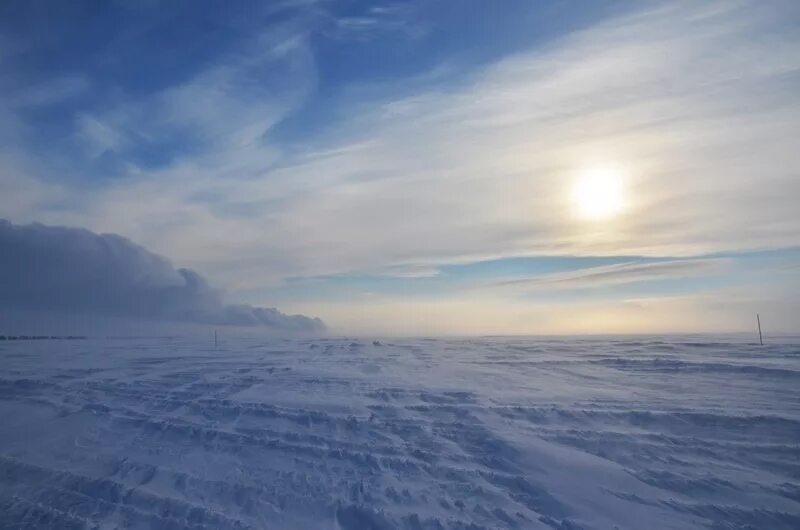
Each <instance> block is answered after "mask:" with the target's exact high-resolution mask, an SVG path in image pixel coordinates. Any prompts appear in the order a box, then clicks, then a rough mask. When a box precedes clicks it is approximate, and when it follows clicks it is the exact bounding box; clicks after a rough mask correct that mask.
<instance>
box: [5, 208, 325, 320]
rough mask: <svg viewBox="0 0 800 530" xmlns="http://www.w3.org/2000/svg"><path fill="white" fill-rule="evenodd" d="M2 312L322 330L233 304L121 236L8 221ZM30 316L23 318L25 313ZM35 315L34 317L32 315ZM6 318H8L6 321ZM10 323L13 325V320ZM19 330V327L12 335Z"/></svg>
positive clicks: (296, 317) (195, 276) (196, 277)
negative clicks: (225, 301)
mask: <svg viewBox="0 0 800 530" xmlns="http://www.w3.org/2000/svg"><path fill="white" fill-rule="evenodd" d="M0 309H1V310H2V311H3V312H4V313H5V314H6V316H7V317H8V316H9V315H10V314H11V313H15V314H16V315H17V317H16V322H17V323H18V322H19V321H20V319H23V320H24V319H25V318H33V317H32V316H31V315H41V314H47V315H49V318H50V319H51V320H52V318H53V316H54V315H62V316H64V317H65V318H66V317H70V318H75V315H84V316H85V317H92V318H98V319H100V318H102V319H108V318H111V319H116V320H117V321H119V319H125V320H131V319H135V320H137V321H151V322H159V323H165V322H170V323H191V324H207V325H230V326H239V327H245V326H246V327H248V328H250V329H262V330H270V331H276V332H321V331H324V329H325V325H324V324H323V323H322V321H321V320H320V319H318V318H310V317H307V316H303V315H286V314H284V313H281V312H280V311H278V310H277V309H274V308H265V307H253V306H249V305H227V304H225V303H224V302H223V298H222V293H221V291H219V290H217V289H214V288H213V287H211V286H210V285H209V284H208V283H207V282H206V280H205V279H204V278H203V277H202V276H200V275H199V274H198V273H197V272H195V271H193V270H190V269H175V268H174V267H173V266H172V264H170V263H169V261H167V260H166V259H164V258H162V257H161V256H158V255H156V254H153V253H152V252H150V251H148V250H147V249H145V248H143V247H141V246H139V245H136V244H135V243H133V242H131V241H130V240H128V239H126V238H124V237H121V236H118V235H115V234H95V233H94V232H90V231H89V230H83V229H77V228H66V227H55V226H45V225H41V224H38V223H34V224H30V225H14V224H12V223H10V222H8V221H6V220H3V219H0ZM19 315H23V316H21V317H20V316H19ZM25 315H28V316H25ZM1 321H2V320H0V322H1ZM6 321H13V319H11V320H9V319H8V318H6ZM8 331H13V330H8Z"/></svg>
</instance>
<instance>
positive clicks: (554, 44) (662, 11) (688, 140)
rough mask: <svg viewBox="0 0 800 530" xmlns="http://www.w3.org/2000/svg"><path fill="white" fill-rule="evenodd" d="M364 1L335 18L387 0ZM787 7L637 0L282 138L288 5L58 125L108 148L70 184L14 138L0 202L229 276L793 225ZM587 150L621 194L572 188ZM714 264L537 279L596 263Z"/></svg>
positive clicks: (773, 235) (709, 240)
mask: <svg viewBox="0 0 800 530" xmlns="http://www.w3.org/2000/svg"><path fill="white" fill-rule="evenodd" d="M373 14H374V15H375V16H374V17H373V18H374V20H373V19H370V20H369V21H368V22H369V23H367V22H366V21H364V22H363V24H362V23H361V22H359V23H357V24H355V25H356V26H358V25H359V24H360V25H368V26H369V25H371V24H373V23H374V24H378V22H379V19H381V17H382V16H384V14H383V13H373ZM796 15H797V13H796V10H795V9H794V8H793V6H792V5H791V4H789V3H787V4H780V3H760V2H741V3H736V4H730V3H724V4H722V3H721V4H715V5H714V6H713V9H712V8H710V7H709V6H708V5H699V4H696V3H693V2H686V3H677V4H675V3H663V4H646V5H640V6H636V7H635V8H634V9H633V11H631V12H628V13H626V14H622V15H619V16H616V17H614V18H611V19H607V20H604V21H602V22H600V23H597V24H594V25H592V26H589V27H586V28H584V29H582V30H580V31H577V32H573V33H571V34H567V35H563V36H561V37H560V38H557V39H554V40H552V41H549V42H547V43H545V44H544V45H541V46H540V47H538V48H534V49H530V50H528V51H524V52H520V53H517V54H515V55H513V56H510V57H507V58H505V59H504V60H501V61H498V62H496V63H495V64H491V65H488V66H487V67H485V68H482V69H481V70H479V71H475V72H473V73H472V74H471V75H470V76H468V77H466V78H460V79H458V80H447V81H448V82H447V83H442V84H428V85H426V88H424V89H419V90H416V91H415V92H414V93H412V94H409V93H408V92H404V93H402V94H398V93H397V92H396V90H394V86H393V84H392V83H390V82H389V83H385V84H384V85H382V86H381V90H380V91H372V92H370V93H371V94H375V93H376V92H377V93H379V94H380V96H379V97H377V98H373V99H370V100H365V101H359V102H356V103H353V102H348V106H347V107H346V108H342V109H340V112H339V113H338V114H337V116H340V117H341V116H343V117H344V118H339V119H338V121H335V122H333V123H328V124H326V127H324V128H322V129H321V132H319V133H315V131H313V130H309V131H308V134H307V135H306V136H305V137H304V141H303V142H302V143H301V144H299V145H298V144H296V143H295V144H292V145H286V144H283V143H281V142H280V141H277V140H276V139H275V138H274V137H273V136H272V133H273V132H274V129H275V126H276V125H277V124H279V123H281V121H282V120H284V119H286V118H287V117H289V116H291V115H292V113H293V112H294V111H296V110H297V109H298V108H301V107H302V105H303V104H304V102H305V101H306V98H307V97H309V94H311V93H313V91H314V90H315V88H316V82H317V77H316V76H317V67H316V66H317V65H316V63H315V60H316V59H315V50H314V48H313V46H311V45H310V42H311V40H310V38H309V29H308V27H305V26H303V25H302V24H296V23H290V24H287V25H286V26H285V27H284V28H283V30H282V31H275V32H272V33H270V35H268V36H266V37H264V39H265V40H258V39H256V40H255V41H253V42H251V43H250V45H249V46H245V47H243V48H239V49H238V50H234V51H229V53H227V54H226V55H225V56H224V57H222V58H221V59H219V58H218V60H217V61H215V62H214V63H212V64H208V65H206V66H205V68H204V69H203V70H202V71H201V72H199V73H197V74H196V75H193V76H192V77H191V78H189V79H186V80H183V81H181V82H177V83H175V84H173V85H172V86H170V87H167V88H165V89H163V90H160V91H158V92H157V93H154V94H150V95H148V96H147V97H146V98H143V99H141V100H139V99H135V98H126V97H124V95H123V96H121V97H120V98H118V99H116V100H114V101H111V102H109V103H104V106H103V107H102V108H99V109H94V110H93V112H91V113H87V114H86V119H87V120H95V121H96V123H99V124H101V125H102V127H107V128H108V129H109V131H111V132H109V133H108V134H105V133H102V129H101V133H100V134H96V135H95V136H96V138H94V139H92V134H90V133H91V127H89V128H88V131H84V132H88V133H89V134H84V135H83V136H81V135H77V136H76V137H77V138H79V139H81V138H82V140H81V141H84V142H86V144H85V145H86V146H87V148H88V149H89V152H94V153H97V152H99V150H100V149H101V148H103V149H106V150H111V151H115V152H116V155H115V156H118V157H119V158H120V160H122V161H125V162H126V163H128V164H129V165H126V166H125V170H124V171H123V172H122V175H121V176H119V178H116V179H114V180H108V181H102V182H100V183H93V186H92V188H91V191H90V192H86V191H85V190H84V189H82V188H81V187H79V186H75V187H70V186H68V185H64V186H56V187H55V188H53V187H50V186H44V185H43V184H42V182H41V180H40V179H39V178H38V177H36V176H35V175H34V174H33V173H32V172H30V171H27V168H26V167H25V165H24V164H17V163H16V160H15V162H14V165H11V164H9V165H8V166H6V167H4V168H3V171H2V173H0V185H3V186H4V189H7V190H10V191H9V193H4V194H2V195H1V196H0V209H2V211H4V212H6V211H12V212H16V215H18V216H19V217H16V216H15V217H14V218H15V219H19V220H34V219H42V220H46V221H48V222H50V223H68V224H71V225H83V226H89V227H92V228H94V229H96V230H103V231H113V232H117V233H121V234H124V235H126V236H129V237H132V238H134V239H135V240H137V241H141V242H142V243H144V244H146V245H147V246H148V247H151V248H153V249H155V250H156V251H158V252H159V253H162V254H164V255H167V256H169V257H170V258H172V259H175V260H181V261H182V262H186V263H188V264H189V265H191V266H194V267H197V268H202V270H204V271H208V273H209V275H210V276H211V277H212V278H213V279H214V280H215V281H218V282H220V283H222V284H224V285H227V286H230V287H231V288H233V289H237V290H246V289H255V288H264V287H268V286H270V285H275V284H276V283H280V282H281V281H283V280H285V279H286V278H289V277H302V276H320V275H329V274H347V273H352V272H353V271H376V272H381V271H393V270H394V271H409V270H412V271H413V270H423V271H425V270H429V271H432V270H435V269H436V268H437V267H439V266H441V265H442V264H446V263H459V262H465V261H470V260H480V259H487V258H503V257H509V256H553V255H582V256H591V255H594V256H597V255H627V256H630V255H642V256H696V255H702V254H708V253H713V252H719V251H725V250H747V249H756V248H776V247H786V246H793V245H798V244H800V221H799V220H798V217H797V215H796V213H795V210H796V204H795V203H796V197H797V196H798V195H800V180H798V179H797V178H796V175H797V172H798V164H797V157H796V145H795V144H796V140H795V139H796V138H797V136H798V133H800V131H799V130H798V124H799V123H800V97H798V96H797V94H798V91H797V83H796V79H797V76H798V75H799V74H800V52H799V51H798V50H800V34H798V32H797V31H795V29H794V28H795V24H793V23H791V22H790V21H796ZM342 24H343V25H344V26H347V25H348V22H347V21H346V20H343V22H342ZM350 26H353V24H352V23H350ZM351 29H352V27H351ZM2 110H3V109H2V107H0V115H2ZM95 121H88V122H87V123H89V124H91V123H95ZM95 132H97V131H95ZM176 138H177V139H180V142H176V145H175V146H174V149H172V150H170V149H166V152H167V153H168V154H169V156H168V157H167V160H166V161H164V160H161V161H160V162H159V164H152V165H151V166H148V164H147V161H148V157H149V153H150V151H148V149H147V148H148V146H155V145H161V146H162V147H163V146H164V145H167V146H168V147H169V146H170V145H171V143H172V142H174V141H175V140H176ZM106 144H107V145H106ZM159 152H161V151H159ZM603 165H610V166H613V167H617V168H619V170H620V171H621V172H622V173H624V175H625V177H626V180H627V185H628V190H627V198H628V204H627V208H626V210H625V212H624V213H623V214H622V215H620V216H619V217H618V218H617V219H615V220H614V221H610V222H605V223H594V224H592V223H586V222H583V221H581V220H579V219H576V218H575V217H574V216H573V215H572V212H571V206H570V204H569V195H570V194H569V189H570V186H571V183H572V180H573V179H574V178H575V176H576V175H577V174H579V173H580V172H581V171H582V170H584V169H585V168H589V167H593V166H603ZM14 168H17V169H14ZM20 201H23V202H24V203H25V205H26V206H25V208H18V207H17V206H16V204H18V203H20ZM722 265H723V264H722V263H720V262H707V261H704V262H686V261H683V262H680V263H678V262H675V263H672V264H669V265H668V264H661V265H651V266H636V265H629V266H626V267H619V268H617V269H611V270H600V271H595V272H594V273H593V274H594V276H588V277H582V278H572V277H566V278H564V277H562V278H561V279H558V278H549V279H547V280H546V281H547V282H549V283H548V285H555V284H559V285H573V286H576V285H590V284H591V285H597V284H601V283H604V284H609V283H611V284H613V283H614V282H617V283H619V282H623V281H624V282H629V281H640V280H641V279H644V278H646V279H656V278H662V277H666V276H670V275H671V276H670V277H674V276H677V275H680V274H685V275H696V274H701V273H703V274H705V273H709V272H713V271H712V269H713V268H714V267H721V266H722ZM706 267H707V269H706ZM635 278H638V279H637V280H632V279H635ZM537 281H539V282H540V285H541V282H542V281H543V280H542V279H539V280H537ZM534 283H536V282H532V284H534Z"/></svg>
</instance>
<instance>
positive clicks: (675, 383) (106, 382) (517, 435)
mask: <svg viewBox="0 0 800 530" xmlns="http://www.w3.org/2000/svg"><path fill="white" fill-rule="evenodd" d="M0 528H31V529H32V528H37V529H41V528H53V529H70V528H156V529H171V528H175V529H179V528H180V529H183V528H189V529H226V528H269V529H309V528H314V529H323V530H324V529H330V530H371V529H377V530H387V529H408V530H418V529H437V530H438V529H460V530H479V529H498V528H508V529H537V528H540V529H562V530H567V529H569V530H573V529H598V530H599V529H614V528H616V529H634V530H640V529H662V528H663V529H668V528H669V529H676V528H680V529H692V528H712V529H756V528H758V529H770V530H781V529H787V530H788V529H796V528H800V341H796V340H790V339H786V340H784V341H783V342H782V343H780V344H772V345H768V346H765V347H763V348H762V347H759V346H754V345H751V344H746V343H744V342H742V340H741V339H736V338H733V337H714V338H713V340H711V339H703V338H698V337H685V338H680V337H678V338H676V337H672V338H664V337H660V338H659V337H652V338H637V339H630V338H626V339H613V338H605V339H577V338H575V339H560V340H556V339H533V338H486V339H469V340H468V339H463V340H430V339H428V340H397V341H393V340H387V339H381V340H372V339H370V340H363V341H361V340H351V339H347V340H335V339H331V340H300V339H297V340H272V341H270V342H264V341H263V340H255V339H253V340H248V339H231V340H229V341H227V342H226V343H225V344H224V345H223V346H222V347H220V348H219V349H217V350H215V349H213V347H212V345H210V344H207V343H199V342H196V341H191V340H182V339H164V338H161V339H126V340H100V339H97V340H94V339H89V340H86V341H74V342H49V341H33V342H19V341H15V342H13V343H12V342H7V343H3V344H0Z"/></svg>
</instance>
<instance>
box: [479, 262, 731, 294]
mask: <svg viewBox="0 0 800 530" xmlns="http://www.w3.org/2000/svg"><path fill="white" fill-rule="evenodd" d="M729 263H730V261H729V260H727V259H723V258H703V259H685V260H671V261H659V262H649V263H617V264H614V265H605V266H602V267H591V268H588V269H581V270H577V271H569V272H559V273H556V274H546V275H542V276H537V277H533V278H516V279H513V280H505V281H502V282H497V283H494V284H493V286H497V287H525V288H532V289H581V288H594V287H603V286H607V285H620V284H626V283H636V282H645V281H658V280H669V279H675V278H690V277H696V276H706V275H710V274H720V273H723V272H725V271H726V270H727V265H728V264H729Z"/></svg>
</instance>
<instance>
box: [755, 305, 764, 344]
mask: <svg viewBox="0 0 800 530" xmlns="http://www.w3.org/2000/svg"><path fill="white" fill-rule="evenodd" d="M756 322H758V342H760V343H761V345H762V346H763V345H764V338H763V337H762V336H761V317H760V316H759V315H758V313H756Z"/></svg>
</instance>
